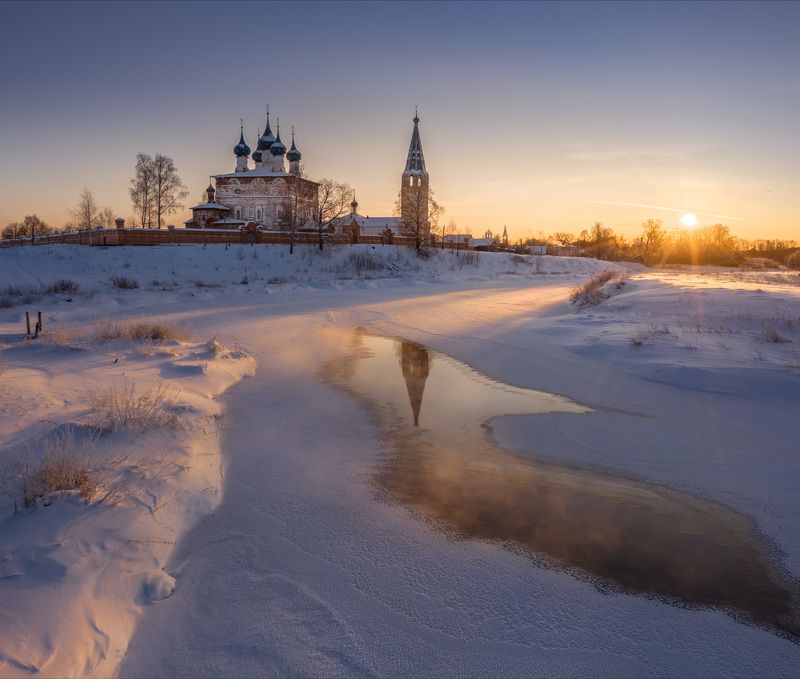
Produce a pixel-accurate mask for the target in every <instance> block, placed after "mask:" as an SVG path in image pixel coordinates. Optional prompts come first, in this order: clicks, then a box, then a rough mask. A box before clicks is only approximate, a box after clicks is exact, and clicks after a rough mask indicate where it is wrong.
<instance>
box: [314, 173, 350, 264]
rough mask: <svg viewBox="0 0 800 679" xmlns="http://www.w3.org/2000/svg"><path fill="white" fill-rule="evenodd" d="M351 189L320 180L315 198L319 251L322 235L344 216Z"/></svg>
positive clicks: (336, 183)
mask: <svg viewBox="0 0 800 679" xmlns="http://www.w3.org/2000/svg"><path fill="white" fill-rule="evenodd" d="M352 193H353V189H352V188H350V185H349V184H345V183H342V182H337V181H334V180H333V179H321V180H320V182H319V189H318V192H317V197H318V200H319V203H318V205H317V214H316V215H315V218H316V219H315V221H316V222H317V234H318V236H319V249H320V250H322V249H323V247H324V242H325V241H324V239H323V237H322V236H323V234H324V233H325V230H326V229H327V228H328V227H329V226H330V225H331V224H332V223H333V222H334V221H335V220H337V219H339V217H341V216H342V215H343V214H345V213H346V212H347V210H348V208H349V207H350V196H351V195H352Z"/></svg>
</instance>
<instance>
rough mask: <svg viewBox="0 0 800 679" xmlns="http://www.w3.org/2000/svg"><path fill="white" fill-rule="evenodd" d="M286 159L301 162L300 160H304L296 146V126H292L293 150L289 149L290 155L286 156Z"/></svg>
mask: <svg viewBox="0 0 800 679" xmlns="http://www.w3.org/2000/svg"><path fill="white" fill-rule="evenodd" d="M286 157H287V158H288V159H289V160H300V158H302V156H301V155H300V151H298V150H297V147H296V146H295V145H294V126H292V148H290V149H289V153H287V154H286Z"/></svg>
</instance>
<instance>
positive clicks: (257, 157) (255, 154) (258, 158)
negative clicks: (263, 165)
mask: <svg viewBox="0 0 800 679" xmlns="http://www.w3.org/2000/svg"><path fill="white" fill-rule="evenodd" d="M251 157H252V158H253V160H254V161H256V162H257V163H260V162H261V158H262V156H261V151H258V150H256V151H253V155H252V156H251Z"/></svg>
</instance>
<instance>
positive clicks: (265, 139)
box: [258, 107, 275, 151]
mask: <svg viewBox="0 0 800 679" xmlns="http://www.w3.org/2000/svg"><path fill="white" fill-rule="evenodd" d="M274 143H275V135H274V134H272V130H271V129H270V128H269V107H267V126H266V127H265V128H264V134H262V135H261V136H260V137H259V138H258V150H259V151H269V148H270V146H272V145H273V144H274Z"/></svg>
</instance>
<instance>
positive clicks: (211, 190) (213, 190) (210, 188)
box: [206, 182, 216, 203]
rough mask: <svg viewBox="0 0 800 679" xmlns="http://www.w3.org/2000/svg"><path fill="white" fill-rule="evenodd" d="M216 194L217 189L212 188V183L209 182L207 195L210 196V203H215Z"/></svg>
mask: <svg viewBox="0 0 800 679" xmlns="http://www.w3.org/2000/svg"><path fill="white" fill-rule="evenodd" d="M215 193H216V189H214V187H213V186H211V183H210V182H209V184H208V188H207V189H206V194H207V195H208V202H209V203H213V202H214V194H215Z"/></svg>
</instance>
